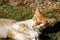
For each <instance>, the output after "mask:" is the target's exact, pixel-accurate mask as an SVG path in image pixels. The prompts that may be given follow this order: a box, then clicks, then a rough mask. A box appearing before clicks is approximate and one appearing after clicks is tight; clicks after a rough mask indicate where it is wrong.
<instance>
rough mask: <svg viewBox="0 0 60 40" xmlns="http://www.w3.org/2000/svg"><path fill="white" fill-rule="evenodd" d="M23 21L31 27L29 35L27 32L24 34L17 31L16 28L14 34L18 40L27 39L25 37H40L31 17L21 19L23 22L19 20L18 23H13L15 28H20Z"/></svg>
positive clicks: (33, 39)
mask: <svg viewBox="0 0 60 40" xmlns="http://www.w3.org/2000/svg"><path fill="white" fill-rule="evenodd" d="M22 23H26V24H27V25H28V27H29V29H28V31H29V35H26V34H22V33H19V32H16V31H14V30H12V31H13V34H14V35H15V36H14V37H13V38H14V39H16V40H25V38H31V39H32V40H35V37H38V32H36V31H35V30H34V29H33V28H32V26H33V25H34V22H33V20H32V19H29V20H26V21H21V22H17V23H16V24H13V26H12V27H13V28H15V29H18V28H19V27H21V26H20V24H22Z"/></svg>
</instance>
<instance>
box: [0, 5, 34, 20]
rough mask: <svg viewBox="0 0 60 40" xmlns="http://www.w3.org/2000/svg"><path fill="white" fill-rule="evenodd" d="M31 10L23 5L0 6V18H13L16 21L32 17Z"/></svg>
mask: <svg viewBox="0 0 60 40" xmlns="http://www.w3.org/2000/svg"><path fill="white" fill-rule="evenodd" d="M32 16H33V13H32V10H31V9H29V8H28V7H23V6H9V5H2V6H0V18H7V19H15V20H17V21H21V20H26V19H29V18H32Z"/></svg>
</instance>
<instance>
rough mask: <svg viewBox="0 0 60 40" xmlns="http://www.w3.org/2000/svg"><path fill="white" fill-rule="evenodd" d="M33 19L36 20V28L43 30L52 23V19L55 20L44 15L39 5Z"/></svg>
mask: <svg viewBox="0 0 60 40" xmlns="http://www.w3.org/2000/svg"><path fill="white" fill-rule="evenodd" d="M32 19H33V21H34V22H35V24H34V28H35V29H37V30H38V29H39V30H43V29H45V28H46V27H48V26H49V24H50V23H52V21H53V22H54V19H52V18H51V19H48V18H47V17H46V16H44V15H43V14H42V13H41V12H40V10H39V8H38V7H37V8H36V10H35V14H34V16H33V18H32Z"/></svg>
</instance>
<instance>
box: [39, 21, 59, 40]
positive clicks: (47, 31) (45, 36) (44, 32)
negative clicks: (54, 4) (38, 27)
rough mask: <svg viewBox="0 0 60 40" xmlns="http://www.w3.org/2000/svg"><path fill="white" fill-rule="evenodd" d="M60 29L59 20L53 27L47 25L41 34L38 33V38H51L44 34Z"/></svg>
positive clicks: (46, 39)
mask: <svg viewBox="0 0 60 40" xmlns="http://www.w3.org/2000/svg"><path fill="white" fill-rule="evenodd" d="M59 31H60V21H59V22H57V23H55V24H54V26H53V27H51V26H49V27H47V28H46V29H44V30H43V31H42V34H40V35H39V39H41V40H53V39H52V38H50V37H48V36H47V35H45V34H49V33H57V32H59Z"/></svg>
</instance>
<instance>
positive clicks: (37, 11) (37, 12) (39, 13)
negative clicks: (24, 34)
mask: <svg viewBox="0 0 60 40" xmlns="http://www.w3.org/2000/svg"><path fill="white" fill-rule="evenodd" d="M40 15H42V14H41V12H40V10H39V8H38V7H36V10H35V14H34V15H33V18H34V17H37V16H40Z"/></svg>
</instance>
